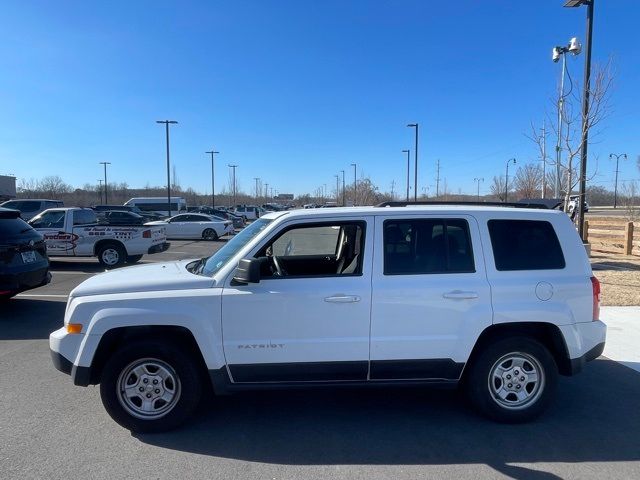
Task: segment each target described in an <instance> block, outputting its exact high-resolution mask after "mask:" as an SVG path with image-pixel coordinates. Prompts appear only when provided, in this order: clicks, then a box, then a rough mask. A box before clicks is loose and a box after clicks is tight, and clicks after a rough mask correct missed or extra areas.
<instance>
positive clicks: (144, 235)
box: [142, 230, 151, 238]
mask: <svg viewBox="0 0 640 480" xmlns="http://www.w3.org/2000/svg"><path fill="white" fill-rule="evenodd" d="M142 238H151V230H145V231H144V232H142Z"/></svg>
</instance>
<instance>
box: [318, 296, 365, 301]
mask: <svg viewBox="0 0 640 480" xmlns="http://www.w3.org/2000/svg"><path fill="white" fill-rule="evenodd" d="M324 301H325V302H329V303H356V302H359V301H360V297H359V296H357V295H333V296H331V297H324Z"/></svg>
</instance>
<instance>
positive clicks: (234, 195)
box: [228, 165, 238, 207]
mask: <svg viewBox="0 0 640 480" xmlns="http://www.w3.org/2000/svg"><path fill="white" fill-rule="evenodd" d="M228 166H229V167H230V168H232V169H233V206H234V207H235V206H236V168H238V165H228Z"/></svg>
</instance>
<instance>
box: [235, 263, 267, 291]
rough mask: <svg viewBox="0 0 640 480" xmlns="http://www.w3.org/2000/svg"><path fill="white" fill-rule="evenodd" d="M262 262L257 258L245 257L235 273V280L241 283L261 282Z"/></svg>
mask: <svg viewBox="0 0 640 480" xmlns="http://www.w3.org/2000/svg"><path fill="white" fill-rule="evenodd" d="M261 263H262V262H260V260H259V259H257V258H243V259H242V260H240V261H239V262H238V268H236V271H235V273H234V274H233V280H234V282H237V283H239V284H245V285H246V284H247V283H260V265H261Z"/></svg>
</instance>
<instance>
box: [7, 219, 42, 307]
mask: <svg viewBox="0 0 640 480" xmlns="http://www.w3.org/2000/svg"><path fill="white" fill-rule="evenodd" d="M50 281H51V274H50V273H49V257H47V246H46V245H45V243H44V238H43V237H42V235H40V234H39V233H38V232H36V231H35V230H34V229H33V228H31V226H30V225H28V224H27V223H26V222H25V221H24V220H22V219H21V218H20V212H19V211H18V210H10V209H6V208H0V300H7V299H9V298H11V297H13V296H14V295H16V294H17V293H20V292H22V291H24V290H29V289H31V288H36V287H39V286H41V285H46V284H47V283H49V282H50Z"/></svg>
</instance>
